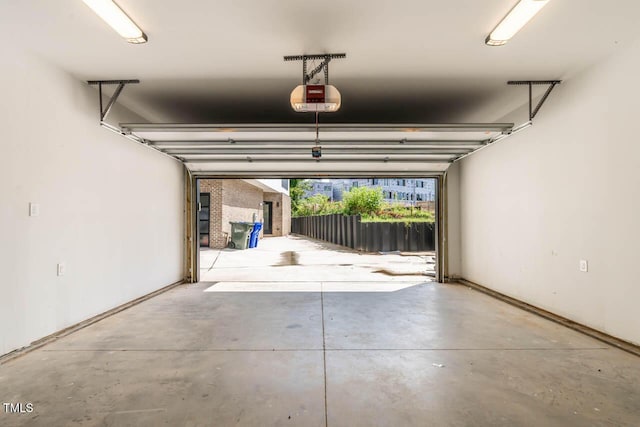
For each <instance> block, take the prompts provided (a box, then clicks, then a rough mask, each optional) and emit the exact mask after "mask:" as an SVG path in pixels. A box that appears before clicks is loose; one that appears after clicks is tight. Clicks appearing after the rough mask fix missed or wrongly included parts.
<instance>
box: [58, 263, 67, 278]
mask: <svg viewBox="0 0 640 427" xmlns="http://www.w3.org/2000/svg"><path fill="white" fill-rule="evenodd" d="M66 271H67V267H65V265H64V263H62V262H61V263H59V264H58V276H64V273H66Z"/></svg>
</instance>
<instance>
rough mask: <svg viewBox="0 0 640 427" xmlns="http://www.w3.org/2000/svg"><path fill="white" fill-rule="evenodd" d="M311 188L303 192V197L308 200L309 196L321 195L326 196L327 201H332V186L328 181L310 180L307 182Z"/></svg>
mask: <svg viewBox="0 0 640 427" xmlns="http://www.w3.org/2000/svg"><path fill="white" fill-rule="evenodd" d="M308 182H309V184H310V185H311V188H310V189H309V190H306V191H305V192H304V197H305V198H308V197H311V196H315V195H316V194H322V195H323V196H326V197H327V198H328V199H329V200H334V199H333V184H332V183H331V181H329V180H326V179H324V180H319V179H310V180H308Z"/></svg>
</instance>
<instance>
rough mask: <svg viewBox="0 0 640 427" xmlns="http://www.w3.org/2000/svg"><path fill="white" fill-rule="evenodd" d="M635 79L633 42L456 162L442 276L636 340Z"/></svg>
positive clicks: (638, 166) (638, 191) (639, 288)
mask: <svg viewBox="0 0 640 427" xmlns="http://www.w3.org/2000/svg"><path fill="white" fill-rule="evenodd" d="M638 75H640V43H639V42H635V43H632V44H630V45H628V46H626V47H625V48H624V49H621V50H620V51H619V52H617V53H616V54H615V55H614V56H611V57H609V58H607V59H606V60H604V61H602V62H601V63H599V64H596V65H594V66H593V67H591V68H590V69H588V70H586V71H584V72H582V73H580V74H578V75H576V76H575V77H573V78H570V79H568V80H565V81H564V82H563V84H562V85H561V86H559V87H558V88H556V89H555V91H554V92H553V93H552V95H551V97H550V98H549V100H548V101H547V103H546V104H545V105H544V107H543V108H542V110H541V112H540V113H539V115H538V116H537V117H536V119H535V124H534V126H533V127H531V128H529V129H527V130H525V131H523V132H521V133H519V134H517V135H514V136H512V137H511V138H509V139H507V140H505V141H503V142H501V143H499V144H496V145H495V146H492V147H489V148H487V149H486V150H483V151H481V152H478V153H476V154H474V155H472V156H470V157H468V158H466V159H464V160H463V161H461V163H460V170H459V173H460V187H459V191H460V210H459V215H460V219H459V227H460V228H459V233H460V236H461V250H460V254H459V255H460V260H461V263H460V267H459V269H458V270H455V269H454V270H452V271H451V273H452V274H460V275H461V276H462V277H464V278H465V279H468V280H470V281H473V282H476V283H479V284H482V285H484V286H486V287H489V288H491V289H495V290H497V291H499V292H502V293H504V294H506V295H509V296H512V297H515V298H517V299H520V300H523V301H525V302H528V303H530V304H533V305H535V306H538V307H541V308H543V309H546V310H549V311H551V312H554V313H557V314H559V315H561V316H564V317H567V318H569V319H572V320H574V321H577V322H580V323H582V324H585V325H588V326H590V327H593V328H595V329H598V330H601V331H603V332H606V333H608V334H611V335H613V336H616V337H619V338H622V339H625V340H628V341H630V342H633V343H636V344H640V327H639V325H640V310H638V301H640V280H639V279H638V278H637V277H636V276H637V274H636V271H635V269H634V266H635V265H636V263H637V262H638V261H637V257H638V249H637V244H638V242H640V225H639V215H638V211H639V210H640V160H639V158H640V144H638V137H637V133H638V132H637V130H636V129H635V124H636V121H637V120H638V117H639V116H640V105H639V104H638V101H637V96H638V93H640V81H638V79H637V76H638ZM550 77H554V76H550ZM519 118H520V120H518V121H519V122H522V121H525V120H526V115H522V114H521V115H520V116H519ZM518 121H517V122H518ZM453 191H454V192H455V190H453ZM452 218H453V219H452V221H453V222H454V225H453V226H455V220H456V219H455V214H452ZM456 256H458V255H457V254H455V253H454V254H452V255H451V257H453V258H454V259H455V257H456ZM580 259H585V260H588V262H589V271H588V273H583V272H580V271H579V268H578V266H579V260H580ZM454 262H455V261H454ZM452 264H453V263H452Z"/></svg>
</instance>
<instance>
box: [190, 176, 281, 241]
mask: <svg viewBox="0 0 640 427" xmlns="http://www.w3.org/2000/svg"><path fill="white" fill-rule="evenodd" d="M200 192H201V193H209V194H210V195H211V207H210V209H211V211H210V221H209V246H210V247H212V248H215V249H220V248H224V247H225V246H226V245H227V241H228V240H227V239H228V237H229V236H230V234H231V224H229V222H230V221H234V222H236V221H247V222H252V221H253V215H254V214H256V217H257V220H258V221H263V210H262V205H261V204H262V202H263V201H270V202H273V234H272V236H287V235H288V234H289V233H290V232H291V199H290V198H289V196H287V195H285V194H282V193H264V192H263V191H262V190H261V189H259V188H257V187H254V186H253V185H251V184H248V183H246V182H244V181H242V180H240V179H201V180H200ZM261 235H262V232H261Z"/></svg>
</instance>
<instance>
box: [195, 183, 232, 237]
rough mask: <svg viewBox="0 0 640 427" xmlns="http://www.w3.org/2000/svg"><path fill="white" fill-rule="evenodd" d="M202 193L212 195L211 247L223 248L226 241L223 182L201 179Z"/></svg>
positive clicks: (210, 218) (210, 215)
mask: <svg viewBox="0 0 640 427" xmlns="http://www.w3.org/2000/svg"><path fill="white" fill-rule="evenodd" d="M200 192H201V193H209V194H210V195H211V207H210V208H209V209H210V214H209V246H210V247H212V248H223V247H225V245H226V240H225V238H224V236H223V234H222V228H221V223H222V180H221V179H201V180H200Z"/></svg>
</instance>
